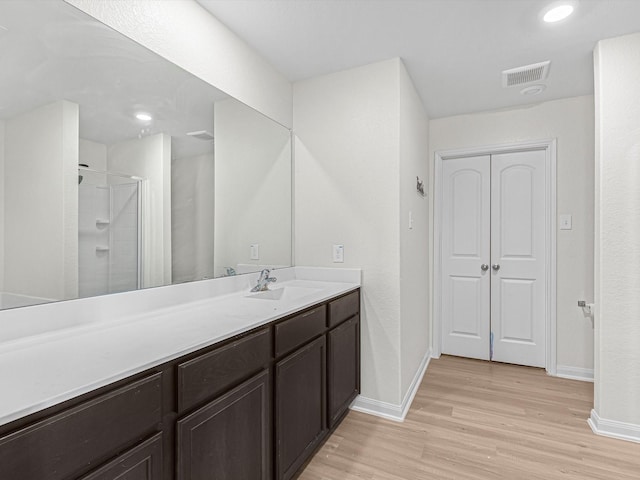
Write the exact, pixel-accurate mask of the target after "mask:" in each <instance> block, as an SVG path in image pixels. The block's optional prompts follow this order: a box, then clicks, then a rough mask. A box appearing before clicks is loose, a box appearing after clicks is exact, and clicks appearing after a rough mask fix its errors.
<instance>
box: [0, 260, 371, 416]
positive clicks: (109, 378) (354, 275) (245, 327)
mask: <svg viewBox="0 0 640 480" xmlns="http://www.w3.org/2000/svg"><path fill="white" fill-rule="evenodd" d="M298 269H299V270H298ZM284 270H289V271H284ZM332 270H341V272H332ZM274 274H278V275H280V276H281V278H282V280H283V282H282V283H283V284H284V286H286V285H287V284H291V283H292V282H294V281H302V282H305V284H307V285H311V283H306V282H319V283H318V285H319V284H324V286H325V287H327V288H326V290H324V291H323V292H318V294H314V295H312V296H308V297H306V298H301V299H299V300H298V301H295V302H291V304H290V305H289V306H288V307H284V308H281V309H279V310H275V309H274V313H269V314H265V315H263V316H261V318H260V319H259V320H251V319H249V318H247V321H239V322H238V327H237V328H229V327H226V328H225V329H224V330H223V331H220V332H219V333H217V334H216V335H209V336H207V337H206V338H202V339H198V341H194V342H191V343H189V344H188V345H182V346H181V347H180V348H178V349H176V350H171V351H168V352H166V353H162V354H150V355H149V357H148V358H145V359H144V360H143V361H138V362H134V363H132V364H131V365H129V366H128V367H127V368H118V369H114V370H112V371H109V372H108V373H107V372H106V371H104V372H103V373H102V374H101V375H98V376H96V378H91V381H87V380H80V379H79V380H78V384H77V385H75V386H74V387H72V388H64V389H62V391H53V390H55V389H51V388H50V389H49V390H48V391H46V392H42V394H41V395H32V396H31V398H30V399H24V401H22V402H21V404H20V406H19V407H18V406H17V405H15V403H16V402H14V405H3V403H2V400H3V399H2V398H1V397H0V425H5V424H8V423H10V422H13V421H15V420H18V419H20V418H22V417H25V416H27V415H30V414H33V413H36V412H39V411H42V410H44V409H46V408H49V407H51V406H54V405H58V404H60V403H62V402H65V401H67V400H70V399H73V398H75V397H78V396H80V395H83V394H85V393H88V392H91V391H93V390H96V389H98V388H101V387H104V386H107V385H109V384H112V383H114V382H117V381H119V380H123V379H125V378H127V377H130V376H132V375H136V374H138V373H141V372H143V371H145V370H148V369H151V368H154V367H156V366H158V365H161V364H163V363H166V362H169V361H172V360H175V359H176V358H179V357H181V356H184V355H188V354H190V353H193V352H195V351H197V350H200V349H202V348H206V347H208V346H211V345H214V344H215V343H218V342H222V341H225V340H227V339H229V338H231V337H233V336H236V335H239V334H242V333H244V332H248V331H250V330H253V329H255V328H258V327H260V326H262V325H265V324H267V323H271V322H273V321H275V320H278V319H280V318H284V317H286V316H289V315H291V314H293V313H295V312H298V311H301V310H304V309H306V308H308V307H310V306H312V305H314V304H317V303H322V302H324V301H326V300H328V299H330V298H333V297H336V296H340V295H343V294H346V293H349V292H350V291H353V290H355V289H357V288H359V287H360V270H359V269H331V268H326V269H325V268H309V267H303V268H300V267H293V268H291V269H283V271H275V272H274ZM329 279H331V280H329ZM332 280H333V281H332ZM340 280H351V281H340ZM353 280H356V281H355V282H354V281H353ZM274 288H277V284H276V286H275V287H274ZM246 293H247V292H246V291H245V290H241V291H238V292H233V293H227V294H222V295H219V296H215V297H210V298H208V299H207V298H204V299H199V300H195V301H192V302H187V303H183V304H176V305H172V306H171V307H165V308H162V309H158V310H151V311H149V312H145V313H143V314H138V315H134V316H132V317H125V318H120V319H117V320H115V321H113V322H103V323H99V324H92V325H86V326H85V325H83V326H80V327H72V328H67V329H63V330H59V331H55V332H52V333H48V334H42V335H36V336H34V337H30V338H27V339H19V340H17V341H15V342H7V343H4V344H0V361H11V356H12V354H14V355H17V354H18V353H19V354H20V356H21V357H24V356H25V355H29V354H32V355H33V357H34V362H37V361H38V356H39V350H41V348H39V346H41V347H42V346H45V345H47V346H51V345H52V344H55V343H56V342H61V343H69V342H72V341H73V339H77V341H82V339H83V337H84V338H86V336H98V335H103V334H104V335H105V337H106V336H107V334H106V333H105V332H107V333H108V331H111V334H113V333H114V332H115V331H117V330H119V329H120V330H122V329H126V328H129V329H131V328H134V327H135V324H136V323H138V322H149V321H153V322H157V323H161V322H165V323H166V324H170V323H171V322H175V321H177V320H175V319H174V318H173V317H175V316H176V315H177V314H179V315H180V317H181V321H184V316H185V315H190V314H193V315H194V316H197V314H198V312H200V314H202V311H203V310H206V309H210V308H215V307H216V306H222V307H225V305H224V304H227V303H228V304H229V305H231V307H230V306H229V305H226V308H233V306H234V305H237V302H238V301H243V300H242V297H243V296H245V295H246ZM244 301H245V302H255V301H256V300H251V299H246V300H244ZM223 315H224V314H223ZM248 316H249V317H250V316H251V315H248ZM173 327H175V325H173ZM116 336H117V335H116ZM140 360H142V359H140ZM27 363H28V362H27ZM30 368H31V369H32V370H38V369H37V368H34V367H33V366H31V367H30ZM103 368H106V369H107V370H108V367H104V366H103ZM34 373H37V372H33V371H30V369H29V368H26V371H25V372H24V375H23V376H22V378H23V381H25V382H27V381H29V380H31V379H33V378H32V377H33V376H34ZM4 380H5V379H3V378H2V377H1V376H0V383H2V384H3V386H5V387H7V388H20V385H11V384H10V382H9V384H8V383H7V382H5V381H4ZM35 397H38V398H35ZM3 407H4V408H3Z"/></svg>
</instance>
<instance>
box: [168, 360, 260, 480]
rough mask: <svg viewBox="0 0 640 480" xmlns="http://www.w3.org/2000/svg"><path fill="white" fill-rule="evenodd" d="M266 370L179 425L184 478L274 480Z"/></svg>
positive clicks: (179, 469)
mask: <svg viewBox="0 0 640 480" xmlns="http://www.w3.org/2000/svg"><path fill="white" fill-rule="evenodd" d="M269 398H270V391H269V371H268V370H265V371H263V372H262V373H260V374H258V375H256V376H255V377H253V378H251V379H249V380H247V381H246V382H244V383H242V384H241V385H239V386H238V387H236V388H235V389H233V390H231V391H230V392H229V393H227V394H225V395H222V396H221V397H219V398H217V399H216V400H214V401H212V402H210V403H208V404H207V405H205V406H204V407H202V408H200V409H199V410H196V411H195V412H193V413H192V414H190V415H188V416H187V417H185V418H183V419H182V420H179V421H178V425H177V448H178V450H177V455H178V458H177V461H178V466H177V473H178V477H177V478H178V480H211V479H229V480H268V479H270V478H271V441H272V438H271V415H270V410H271V407H270V406H271V403H270V401H269Z"/></svg>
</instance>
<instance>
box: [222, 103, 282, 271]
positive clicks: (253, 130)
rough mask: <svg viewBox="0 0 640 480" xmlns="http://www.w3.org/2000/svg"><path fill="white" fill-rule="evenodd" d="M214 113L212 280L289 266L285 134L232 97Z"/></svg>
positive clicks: (280, 126)
mask: <svg viewBox="0 0 640 480" xmlns="http://www.w3.org/2000/svg"><path fill="white" fill-rule="evenodd" d="M214 112H215V113H214V119H215V120H214V137H215V215H214V218H215V241H214V245H215V248H214V251H215V253H214V264H215V266H216V272H215V273H216V276H220V275H224V268H225V267H234V268H237V265H238V264H242V265H249V264H251V265H256V270H259V269H260V268H262V266H265V265H266V266H283V265H291V216H292V213H291V203H292V202H291V195H292V191H291V177H292V175H291V171H292V162H291V134H290V132H289V130H287V129H286V128H284V127H283V126H282V125H280V124H278V123H275V122H274V121H272V120H270V119H269V118H267V117H265V116H264V115H261V114H259V113H258V112H256V111H255V110H253V109H251V108H249V107H247V106H246V105H244V104H242V103H240V102H239V101H237V100H235V99H227V100H221V101H218V102H216V103H215V106H214ZM251 244H258V245H259V256H260V258H259V260H251V258H250V245H251Z"/></svg>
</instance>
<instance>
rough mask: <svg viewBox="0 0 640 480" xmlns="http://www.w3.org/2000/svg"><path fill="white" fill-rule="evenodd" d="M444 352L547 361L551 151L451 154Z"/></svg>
mask: <svg viewBox="0 0 640 480" xmlns="http://www.w3.org/2000/svg"><path fill="white" fill-rule="evenodd" d="M442 172H443V177H442V179H443V196H442V199H443V202H442V233H441V235H442V243H441V262H442V288H441V292H442V310H441V312H442V352H443V353H447V354H451V355H458V356H464V357H471V358H479V359H484V360H494V361H498V362H507V363H515V364H519V365H530V366H536V367H544V366H545V355H546V352H545V339H546V334H545V328H546V317H545V312H546V307H545V306H546V298H545V296H546V291H547V289H546V278H547V276H546V272H545V269H546V264H547V262H546V255H547V252H546V251H545V250H546V248H545V245H546V231H545V225H546V221H545V212H546V206H545V205H546V204H545V191H546V189H545V178H546V176H545V152H544V151H543V150H533V151H524V152H523V151H520V152H514V153H500V154H495V155H482V156H476V157H465V158H450V159H446V160H443V168H442Z"/></svg>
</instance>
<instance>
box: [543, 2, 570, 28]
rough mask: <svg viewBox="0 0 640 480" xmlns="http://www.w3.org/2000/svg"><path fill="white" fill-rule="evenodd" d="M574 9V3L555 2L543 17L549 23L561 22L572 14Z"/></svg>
mask: <svg viewBox="0 0 640 480" xmlns="http://www.w3.org/2000/svg"><path fill="white" fill-rule="evenodd" d="M574 10H575V6H574V4H573V3H554V4H552V5H550V6H549V7H548V8H547V9H546V11H545V14H544V16H543V17H542V19H543V20H544V21H545V22H547V23H555V22H559V21H560V20H564V19H565V18H567V17H568V16H569V15H571V14H572V13H573V11H574Z"/></svg>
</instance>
